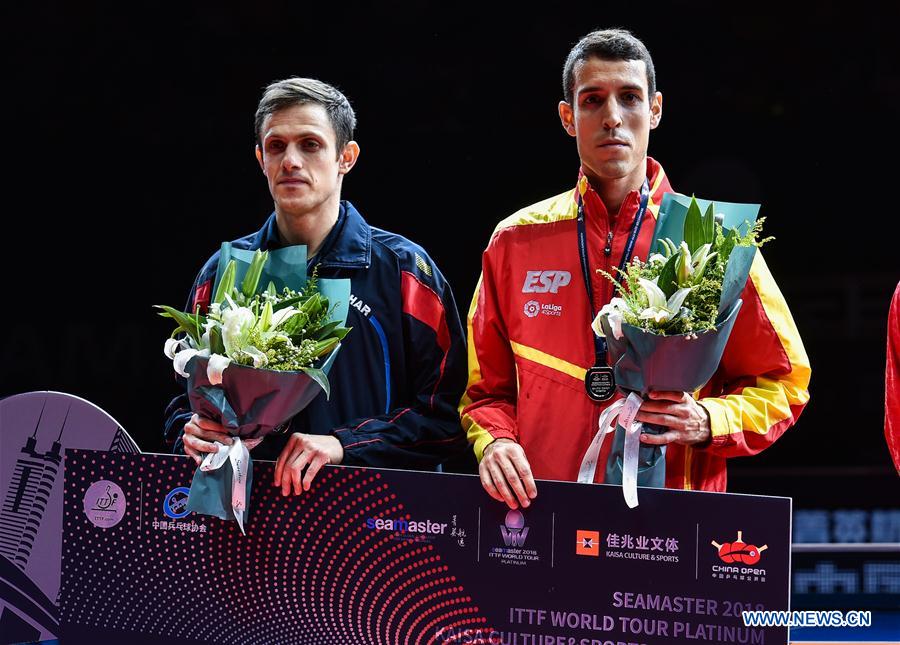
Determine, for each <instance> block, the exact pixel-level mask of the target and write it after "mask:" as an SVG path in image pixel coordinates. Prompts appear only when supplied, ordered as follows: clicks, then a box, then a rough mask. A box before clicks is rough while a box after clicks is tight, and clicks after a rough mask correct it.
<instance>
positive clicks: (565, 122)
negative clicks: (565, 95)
mask: <svg viewBox="0 0 900 645" xmlns="http://www.w3.org/2000/svg"><path fill="white" fill-rule="evenodd" d="M559 121H560V123H562V127H563V130H565V131H566V132H567V133H568V134H569V136H570V137H574V136H575V111H574V110H573V109H572V106H571V105H569V104H568V103H566V102H565V101H560V102H559Z"/></svg>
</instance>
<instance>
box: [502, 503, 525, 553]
mask: <svg viewBox="0 0 900 645" xmlns="http://www.w3.org/2000/svg"><path fill="white" fill-rule="evenodd" d="M503 523H504V524H505V526H501V527H500V534H501V535H502V536H503V543H504V544H505V545H506V546H524V545H525V538H527V537H528V527H527V526H525V516H524V515H522V513H521V512H520V511H510V512H508V513H507V514H506V519H505V520H504V522H503Z"/></svg>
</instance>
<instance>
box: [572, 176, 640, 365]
mask: <svg viewBox="0 0 900 645" xmlns="http://www.w3.org/2000/svg"><path fill="white" fill-rule="evenodd" d="M587 190H588V182H587V178H586V177H584V176H582V177H581V179H579V181H578V187H577V189H576V190H575V202H576V203H577V204H578V218H577V223H578V255H579V256H580V258H581V272H582V275H583V276H584V286H585V288H586V289H587V296H588V303H589V304H590V311H591V319H590V320H589V321H588V324H591V323H593V322H594V318H596V317H597V311H596V310H595V309H594V287H593V286H592V284H591V269H590V262H589V261H588V244H587V227H586V225H585V215H584V193H586V192H587ZM649 201H650V182H648V181H647V180H646V179H645V180H644V184H643V185H642V186H641V202H640V206H638V210H637V213H636V214H635V216H634V222H632V224H631V231H630V232H629V234H628V241H627V242H626V243H625V251H624V252H623V253H622V261H621V263H619V271H620V272H621V271H624V270H625V266H626V265H627V264H628V262H629V261H630V260H631V254H632V253H634V246H635V244H636V243H637V238H638V235H639V234H640V232H641V224H642V223H643V221H644V213H646V212H647V204H648V202H649ZM616 277H617V278H618V276H616ZM593 336H594V365H595V366H598V367H602V366H604V365H606V339H605V338H603V337H602V336H597V335H596V334H593Z"/></svg>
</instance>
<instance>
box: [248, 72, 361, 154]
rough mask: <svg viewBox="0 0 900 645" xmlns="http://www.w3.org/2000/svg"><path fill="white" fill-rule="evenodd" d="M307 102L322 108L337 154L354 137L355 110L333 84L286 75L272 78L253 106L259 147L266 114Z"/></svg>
mask: <svg viewBox="0 0 900 645" xmlns="http://www.w3.org/2000/svg"><path fill="white" fill-rule="evenodd" d="M307 103H312V104H315V105H321V106H322V107H323V108H325V112H327V113H328V120H329V121H331V127H332V129H333V130H334V135H335V141H336V144H337V152H338V154H340V153H341V150H343V149H344V146H346V145H347V142H348V141H350V140H352V139H353V130H354V128H356V114H355V113H354V112H353V108H352V107H351V105H350V101H348V100H347V97H346V96H344V95H343V94H341V92H340V91H339V90H338V89H337V88H336V87H333V86H331V85H329V84H328V83H323V82H322V81H319V80H316V79H314V78H297V77H294V78H286V79H284V80H281V81H275V82H274V83H271V84H270V85H269V86H268V87H267V88H266V91H265V92H263V96H262V98H261V99H260V101H259V106H258V107H257V108H256V118H255V120H254V128H255V131H256V143H257V144H258V145H259V146H260V148H262V132H261V130H262V126H263V122H264V121H265V120H266V117H267V116H269V115H271V114H274V113H275V112H278V111H279V110H284V109H285V108H289V107H293V106H295V105H305V104H307Z"/></svg>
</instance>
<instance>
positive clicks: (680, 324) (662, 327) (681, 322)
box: [599, 198, 774, 335]
mask: <svg viewBox="0 0 900 645" xmlns="http://www.w3.org/2000/svg"><path fill="white" fill-rule="evenodd" d="M764 221H765V218H759V219H758V220H757V221H756V222H755V223H754V224H753V225H752V226H748V230H747V233H746V234H743V235H742V234H741V233H740V232H739V231H738V230H735V229H724V228H723V227H722V225H721V224H719V223H718V222H716V219H715V210H714V207H713V205H712V204H710V205H709V207H708V208H707V209H706V213H702V214H701V212H700V207H699V205H698V204H697V201H696V200H695V199H693V198H692V199H691V204H690V206H689V207H688V212H687V214H686V216H685V221H684V234H683V239H684V242H682V243H681V244H680V245H678V246H676V245H675V243H674V242H672V240H669V239H660V240H659V245H658V248H659V251H660V252H659V254H655V255H651V256H650V258H649V259H648V260H647V261H646V262H643V261H641V260H639V259H637V258H635V259H634V260H633V261H632V262H631V263H630V264H628V265H627V266H626V268H625V271H624V272H621V273H620V275H618V276H613V275H611V274H609V273H607V272H606V271H603V270H600V271H599V272H600V273H602V274H603V275H604V276H605V277H606V278H607V279H609V280H610V281H611V282H612V283H613V284H615V285H616V286H617V287H618V291H619V296H620V297H621V298H622V301H623V302H624V305H625V306H624V307H620V308H619V311H621V313H622V319H623V321H624V322H626V323H627V324H629V325H632V326H634V327H638V328H640V329H642V330H644V331H646V332H649V333H654V334H664V335H673V334H691V333H702V332H704V331H708V330H710V329H713V328H715V326H716V318H717V317H718V311H719V301H720V299H721V297H722V282H723V279H724V277H725V269H726V267H727V266H728V258H729V257H730V256H731V252H732V250H733V249H734V247H736V246H756V247H760V246H762V245H763V244H765V243H766V242H768V241H770V240H772V239H774V238H772V237H767V238H763V239H760V235H761V234H762V225H763V222H764ZM745 224H746V223H745ZM640 279H644V280H649V281H650V282H653V283H654V284H655V285H656V286H657V287H658V288H659V290H660V291H662V293H663V295H664V296H665V298H666V299H669V298H671V297H672V295H673V294H674V293H675V292H676V291H678V290H679V289H690V292H689V293H688V294H687V296H686V298H685V299H684V302H683V303H682V304H681V307H680V309H679V310H678V311H671V312H670V311H668V310H666V309H661V308H659V306H658V305H654V307H657V308H654V307H651V306H650V305H651V298H650V296H649V294H648V293H647V290H645V288H644V287H643V286H642V285H641V284H640ZM651 287H653V285H648V288H651ZM657 302H658V300H657ZM671 302H672V301H670V303H671ZM668 306H671V307H673V308H674V307H677V304H669V305H668Z"/></svg>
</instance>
